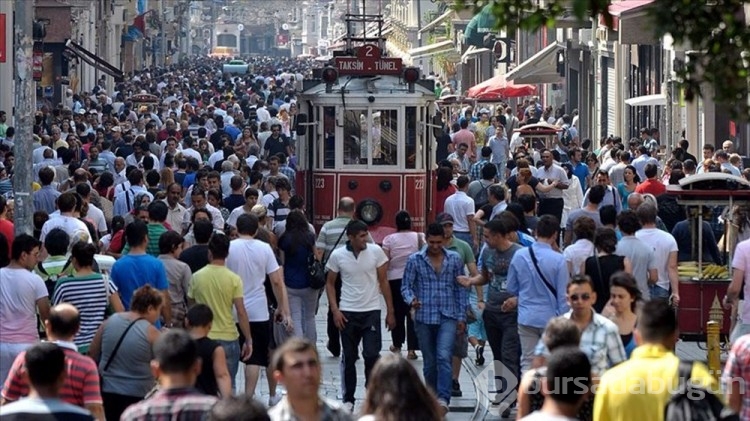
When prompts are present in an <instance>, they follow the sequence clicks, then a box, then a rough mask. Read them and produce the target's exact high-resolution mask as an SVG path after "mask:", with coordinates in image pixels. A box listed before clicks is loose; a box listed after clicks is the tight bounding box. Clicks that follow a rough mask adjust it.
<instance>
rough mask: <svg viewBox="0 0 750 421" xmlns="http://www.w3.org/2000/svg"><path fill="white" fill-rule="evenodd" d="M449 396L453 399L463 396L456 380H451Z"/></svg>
mask: <svg viewBox="0 0 750 421" xmlns="http://www.w3.org/2000/svg"><path fill="white" fill-rule="evenodd" d="M451 396H453V397H454V398H460V397H461V396H463V393H462V392H461V385H460V384H458V380H453V387H452V388H451Z"/></svg>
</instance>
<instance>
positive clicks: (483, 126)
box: [474, 121, 490, 155]
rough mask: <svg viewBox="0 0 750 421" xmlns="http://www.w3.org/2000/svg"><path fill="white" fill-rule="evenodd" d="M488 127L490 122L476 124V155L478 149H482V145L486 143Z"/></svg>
mask: <svg viewBox="0 0 750 421" xmlns="http://www.w3.org/2000/svg"><path fill="white" fill-rule="evenodd" d="M489 127H490V122H489V121H487V122H482V121H480V122H478V123H477V124H476V128H477V129H476V132H475V133H474V137H475V138H476V144H477V155H480V154H479V152H480V149H482V146H484V145H485V144H486V143H487V129H488V128H489Z"/></svg>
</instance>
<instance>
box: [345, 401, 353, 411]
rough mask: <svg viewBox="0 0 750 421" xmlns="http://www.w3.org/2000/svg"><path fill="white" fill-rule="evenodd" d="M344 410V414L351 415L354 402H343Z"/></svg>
mask: <svg viewBox="0 0 750 421" xmlns="http://www.w3.org/2000/svg"><path fill="white" fill-rule="evenodd" d="M344 409H345V410H346V412H348V413H350V414H353V413H354V402H344Z"/></svg>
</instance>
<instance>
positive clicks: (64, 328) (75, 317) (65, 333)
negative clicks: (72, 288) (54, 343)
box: [47, 304, 81, 338]
mask: <svg viewBox="0 0 750 421" xmlns="http://www.w3.org/2000/svg"><path fill="white" fill-rule="evenodd" d="M65 306H68V304H65ZM70 313H72V317H70V316H71V314H70ZM47 321H48V322H49V327H50V330H51V331H52V332H53V333H55V334H57V335H59V336H61V337H64V338H68V337H71V336H74V335H75V334H76V333H78V328H79V327H80V326H81V313H79V312H78V311H77V310H76V311H75V312H70V311H60V310H59V309H58V307H57V306H54V307H52V308H50V309H49V317H48V318H47Z"/></svg>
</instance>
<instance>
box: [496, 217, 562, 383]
mask: <svg viewBox="0 0 750 421" xmlns="http://www.w3.org/2000/svg"><path fill="white" fill-rule="evenodd" d="M559 231H560V221H559V220H558V219H557V218H556V217H554V216H552V215H543V216H542V217H541V218H539V223H537V226H536V237H537V240H536V242H535V243H534V244H532V245H531V246H529V247H527V248H524V249H523V250H519V251H518V252H516V254H515V255H513V259H512V260H511V261H510V268H509V269H508V282H507V284H506V291H507V292H508V293H509V294H511V295H513V296H515V297H518V298H517V306H518V337H519V340H520V342H521V372H522V373H525V372H526V371H527V370H528V369H529V368H531V361H532V359H533V358H534V347H536V344H537V342H539V339H540V338H541V337H542V333H543V332H544V328H545V326H547V322H549V320H550V319H552V318H553V317H556V316H560V315H562V314H564V313H565V312H566V311H568V309H569V307H568V302H567V296H566V287H567V285H568V267H567V264H566V263H565V257H563V255H562V254H561V253H560V252H559V251H557V245H556V242H557V237H558V234H559Z"/></svg>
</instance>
